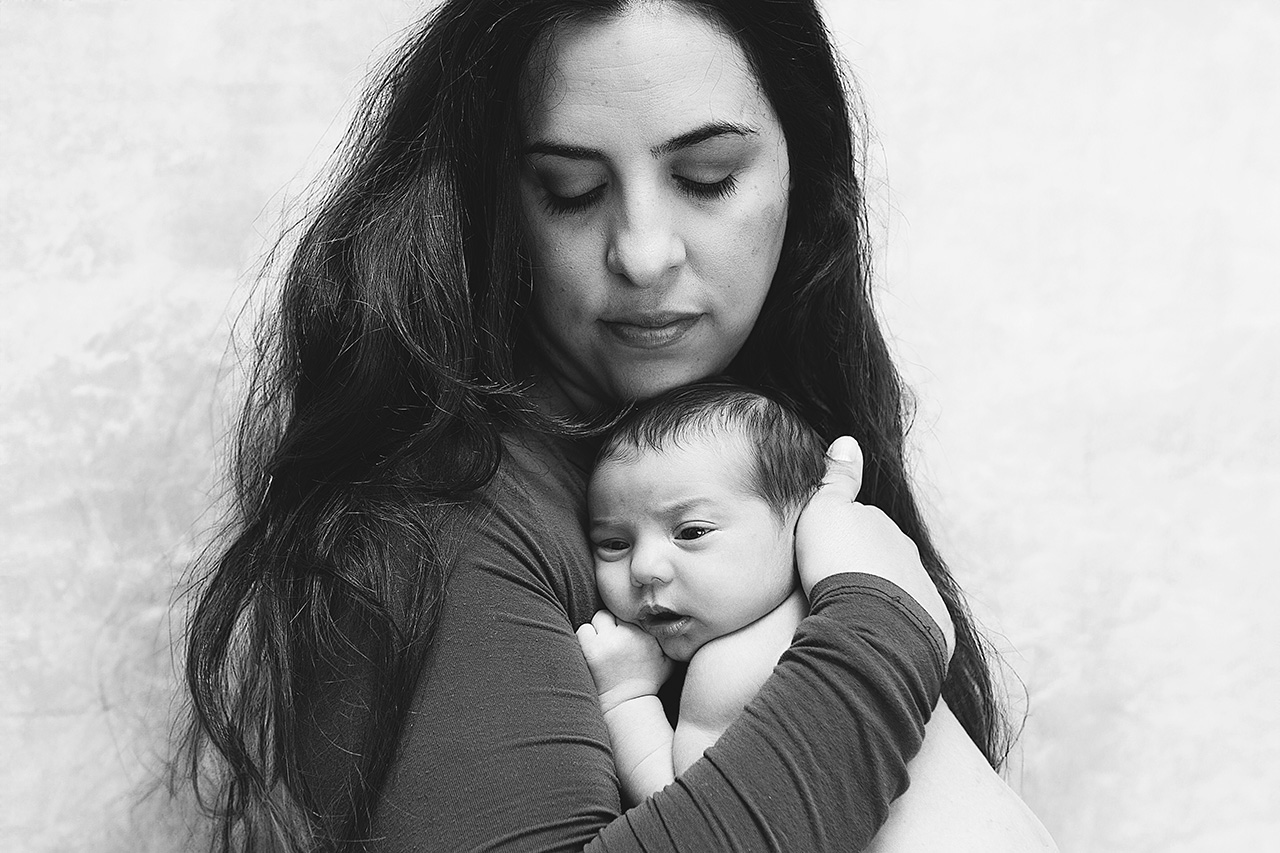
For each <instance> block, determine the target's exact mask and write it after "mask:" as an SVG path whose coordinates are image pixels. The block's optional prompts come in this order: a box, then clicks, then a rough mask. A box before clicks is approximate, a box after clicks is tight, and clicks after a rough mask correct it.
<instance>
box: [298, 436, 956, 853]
mask: <svg viewBox="0 0 1280 853" xmlns="http://www.w3.org/2000/svg"><path fill="white" fill-rule="evenodd" d="M552 461H554V463H555V464H550V463H551V462H552ZM515 463H519V464H518V465H516V464H515ZM515 463H513V465H512V466H508V469H510V468H512V467H514V468H516V469H517V470H515V471H514V473H513V471H512V470H504V472H502V473H501V475H500V477H499V478H498V479H497V480H495V483H494V484H493V488H492V490H491V493H492V494H493V495H495V496H496V499H495V500H493V503H492V506H491V507H490V512H489V513H488V515H487V518H488V521H487V522H486V523H485V524H483V525H480V526H478V528H477V529H476V530H475V531H474V532H473V536H472V537H471V538H470V541H468V542H467V543H466V545H465V548H464V549H463V555H462V559H461V560H460V562H459V564H458V565H457V566H456V567H455V569H454V571H453V574H452V576H451V578H450V582H449V589H448V594H447V596H446V599H445V607H444V612H443V615H442V617H441V621H440V623H439V626H438V629H437V632H436V637H435V640H434V642H433V646H432V650H431V653H430V654H429V657H428V660H427V663H426V667H425V669H424V671H423V674H422V677H421V680H420V684H419V688H418V691H417V694H416V696H415V700H414V703H413V707H412V709H411V710H410V714H409V719H408V722H407V725H406V729H405V731H404V734H403V737H402V740H401V745H400V750H399V753H398V757H397V761H396V765H395V767H394V768H393V771H392V773H391V775H390V778H389V779H388V781H387V783H386V785H385V786H384V788H383V791H382V797H381V799H380V801H379V806H378V809H377V813H376V816H375V820H374V826H373V838H372V839H371V844H370V849H372V850H376V851H381V852H382V853H387V852H389V851H409V850H413V851H422V850H448V851H463V850H494V851H523V850H538V851H550V850H559V851H579V850H584V849H585V850H592V851H611V853H622V851H649V853H656V851H717V850H725V851H728V850H826V849H831V850H842V851H843V850H857V849H860V848H861V847H862V846H864V845H865V844H866V842H867V841H868V840H869V839H870V838H871V836H872V835H873V834H874V832H875V830H876V828H878V826H879V825H880V823H881V822H882V821H883V820H884V817H885V813H886V810H887V808H888V805H889V803H890V802H891V801H892V799H893V798H894V797H895V796H896V795H897V794H898V793H900V791H901V790H902V789H903V788H904V787H905V780H906V773H905V766H906V762H907V761H908V760H909V759H910V758H911V757H912V756H913V755H914V754H915V752H916V751H917V750H918V748H919V746H920V743H921V739H922V736H923V730H924V723H925V721H926V720H927V718H928V715H929V712H930V709H931V708H932V706H933V704H934V702H935V701H936V699H937V696H938V693H939V690H940V685H941V678H942V672H943V664H942V660H943V658H942V652H941V651H940V648H941V645H940V643H941V641H940V634H938V633H937V629H936V627H934V626H933V625H932V623H931V622H930V621H929V619H928V617H927V616H926V615H925V614H924V613H923V611H922V610H920V608H919V607H918V606H917V605H915V603H914V602H913V601H912V600H911V599H909V598H908V597H906V596H905V595H904V594H902V593H901V592H900V591H898V590H897V589H896V587H893V586H892V585H891V584H888V583H886V582H884V581H881V580H879V579H877V578H873V577H871V576H868V575H856V574H846V575H838V576H835V577H833V578H829V579H827V580H826V581H824V582H823V583H821V584H819V585H818V586H817V587H815V589H814V591H813V596H812V602H811V604H812V611H811V614H810V616H809V617H807V618H806V619H805V620H804V622H803V623H802V624H801V626H800V630H799V631H798V633H797V637H796V641H795V643H794V645H793V647H792V648H791V649H790V650H789V651H788V652H787V653H786V654H785V655H784V656H783V658H782V659H781V661H780V662H779V666H778V668H777V670H776V671H775V673H774V675H773V676H771V677H770V679H769V680H768V682H767V683H766V685H765V687H764V689H763V690H762V691H761V693H760V695H759V696H757V697H756V699H754V700H753V701H752V702H751V703H750V705H749V706H748V708H747V710H746V711H745V712H744V714H743V715H742V716H741V717H740V718H739V720H738V721H737V722H736V723H735V724H734V725H733V726H732V727H730V729H729V730H728V731H727V732H726V733H725V735H724V737H722V738H721V740H720V742H719V743H718V744H717V745H716V746H715V747H714V748H713V749H711V750H710V751H709V752H708V754H707V756H706V757H704V758H703V759H701V760H700V761H698V762H696V763H695V764H694V765H693V766H692V767H691V768H690V769H689V770H688V771H687V772H686V773H685V774H684V775H683V776H682V777H681V778H680V779H678V780H677V781H676V782H675V783H674V784H672V785H670V786H668V787H667V788H666V789H665V790H663V791H661V792H659V793H658V794H656V795H654V796H653V797H652V798H650V799H649V800H648V801H646V802H645V803H643V804H642V805H640V806H638V807H636V808H634V809H632V810H630V811H629V812H627V813H625V814H622V813H621V808H620V804H619V796H618V782H617V777H616V774H615V772H614V766H613V759H612V755H611V752H610V747H609V737H608V733H607V730H606V728H605V725H604V721H603V718H602V716H601V714H600V710H599V705H598V703H597V700H596V694H595V689H594V686H593V683H592V681H591V677H590V673H589V672H588V670H587V666H586V662H585V661H584V660H583V658H582V654H581V651H580V650H579V648H578V644H577V640H576V638H575V636H574V628H575V627H576V625H578V624H581V623H582V622H584V621H586V620H587V619H589V618H590V616H591V613H592V612H593V611H594V610H595V608H596V607H597V606H598V601H597V599H596V595H595V587H594V581H593V577H592V571H591V565H590V560H589V551H588V549H587V547H586V544H585V540H584V537H583V535H582V532H581V531H582V527H581V518H580V517H579V514H580V512H581V509H580V508H581V506H582V500H581V497H582V496H581V494H580V492H579V491H578V490H580V489H581V487H582V481H583V480H584V479H585V474H584V473H576V474H575V475H574V476H573V477H571V478H570V482H568V483H564V482H560V479H563V471H564V470H565V468H566V466H565V463H564V462H563V460H546V459H543V458H542V455H541V454H534V455H533V456H532V457H529V458H522V457H520V456H518V455H517V456H516V457H515ZM321 701H322V702H323V698H322V699H321ZM348 704H352V705H358V701H356V702H349V703H348ZM329 760H332V761H333V762H336V764H335V765H334V766H333V767H331V768H330V770H329V771H324V769H323V768H321V771H320V772H321V773H322V775H323V773H325V772H330V773H340V772H342V768H341V766H340V764H341V755H340V754H337V753H336V752H333V753H331V759H329Z"/></svg>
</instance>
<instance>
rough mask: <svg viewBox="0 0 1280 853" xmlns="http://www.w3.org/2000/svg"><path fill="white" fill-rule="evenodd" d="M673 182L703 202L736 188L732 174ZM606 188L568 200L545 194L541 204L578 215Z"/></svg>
mask: <svg viewBox="0 0 1280 853" xmlns="http://www.w3.org/2000/svg"><path fill="white" fill-rule="evenodd" d="M675 180H676V184H677V185H678V186H679V187H680V191H681V192H683V193H684V194H685V195H687V196H689V197H690V198H694V199H699V200H703V201H707V200H714V199H721V198H725V197H727V196H729V195H731V194H732V193H733V191H734V190H735V189H737V188H738V179H737V177H736V176H734V175H733V174H732V173H730V174H728V175H725V176H724V177H723V178H721V179H720V180H718V181H714V182H712V183H703V182H702V181H694V180H690V179H689V178H682V177H680V176H679V175H676V176H675ZM606 186H607V185H606V184H601V185H600V186H598V187H596V188H595V189H592V190H588V191H587V192H585V193H583V194H582V195H575V196H571V197H569V198H564V197H562V196H558V195H554V194H553V193H547V194H546V197H545V198H544V199H543V203H544V204H545V205H546V208H547V210H548V211H549V212H551V213H580V212H581V211H584V210H586V209H587V208H589V207H591V206H592V205H593V204H595V203H596V202H597V201H599V200H600V196H601V195H603V194H604V189H605V187H606Z"/></svg>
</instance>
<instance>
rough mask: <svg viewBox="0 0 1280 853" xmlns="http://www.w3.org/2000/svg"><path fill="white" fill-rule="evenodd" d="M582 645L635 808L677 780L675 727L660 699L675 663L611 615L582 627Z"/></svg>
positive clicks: (615, 756) (620, 772) (626, 793)
mask: <svg viewBox="0 0 1280 853" xmlns="http://www.w3.org/2000/svg"><path fill="white" fill-rule="evenodd" d="M578 643H579V644H580V645H581V646H582V654H583V656H584V657H585V658H586V659H587V666H588V667H589V668H590V670H591V677H592V679H593V680H594V681H595V684H596V692H597V693H598V694H599V696H600V709H601V710H602V711H603V712H604V722H605V725H606V726H607V727H608V729H609V740H610V742H611V743H612V744H613V762H614V765H615V766H616V768H617V771H618V780H619V782H620V783H621V785H622V797H623V801H624V802H625V804H626V805H627V806H628V807H630V806H634V805H636V804H637V803H641V802H643V801H644V800H645V799H646V798H648V797H649V795H650V794H653V793H655V792H657V791H661V790H662V789H663V788H665V787H666V786H667V785H670V784H671V782H672V781H673V780H674V779H675V772H674V770H673V769H672V765H671V739H672V732H671V725H670V724H669V723H668V722H667V717H666V714H665V713H664V712H663V710H662V702H661V701H660V700H659V699H658V688H659V687H661V686H662V683H663V682H664V681H666V680H667V677H668V676H669V675H670V674H671V661H670V660H668V659H667V657H666V656H665V655H664V654H663V653H662V648H661V647H660V646H659V645H658V641H657V640H655V639H654V638H653V637H650V636H649V635H648V634H646V633H645V632H644V631H641V630H640V629H639V628H637V627H636V626H635V625H632V624H630V623H628V622H619V621H618V620H617V618H615V617H614V615H613V614H612V613H610V612H609V611H607V610H600V611H598V612H597V613H596V615H595V616H594V617H592V619H591V622H590V623H589V624H586V625H583V626H581V627H580V628H578Z"/></svg>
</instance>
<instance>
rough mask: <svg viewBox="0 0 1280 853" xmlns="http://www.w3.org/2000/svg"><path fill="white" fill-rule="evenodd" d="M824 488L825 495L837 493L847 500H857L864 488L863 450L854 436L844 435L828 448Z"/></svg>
mask: <svg viewBox="0 0 1280 853" xmlns="http://www.w3.org/2000/svg"><path fill="white" fill-rule="evenodd" d="M822 488H823V491H824V493H830V492H835V493H836V494H838V495H840V496H841V497H843V498H845V499H846V500H849V501H854V500H857V498H858V491H859V490H860V489H861V488H862V448H861V447H859V446H858V442H857V440H856V439H854V438H853V437H852V436H848V435H842V436H840V437H839V438H837V439H836V440H835V441H833V442H831V446H830V447H828V448H827V473H826V474H825V475H824V476H823V478H822Z"/></svg>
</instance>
